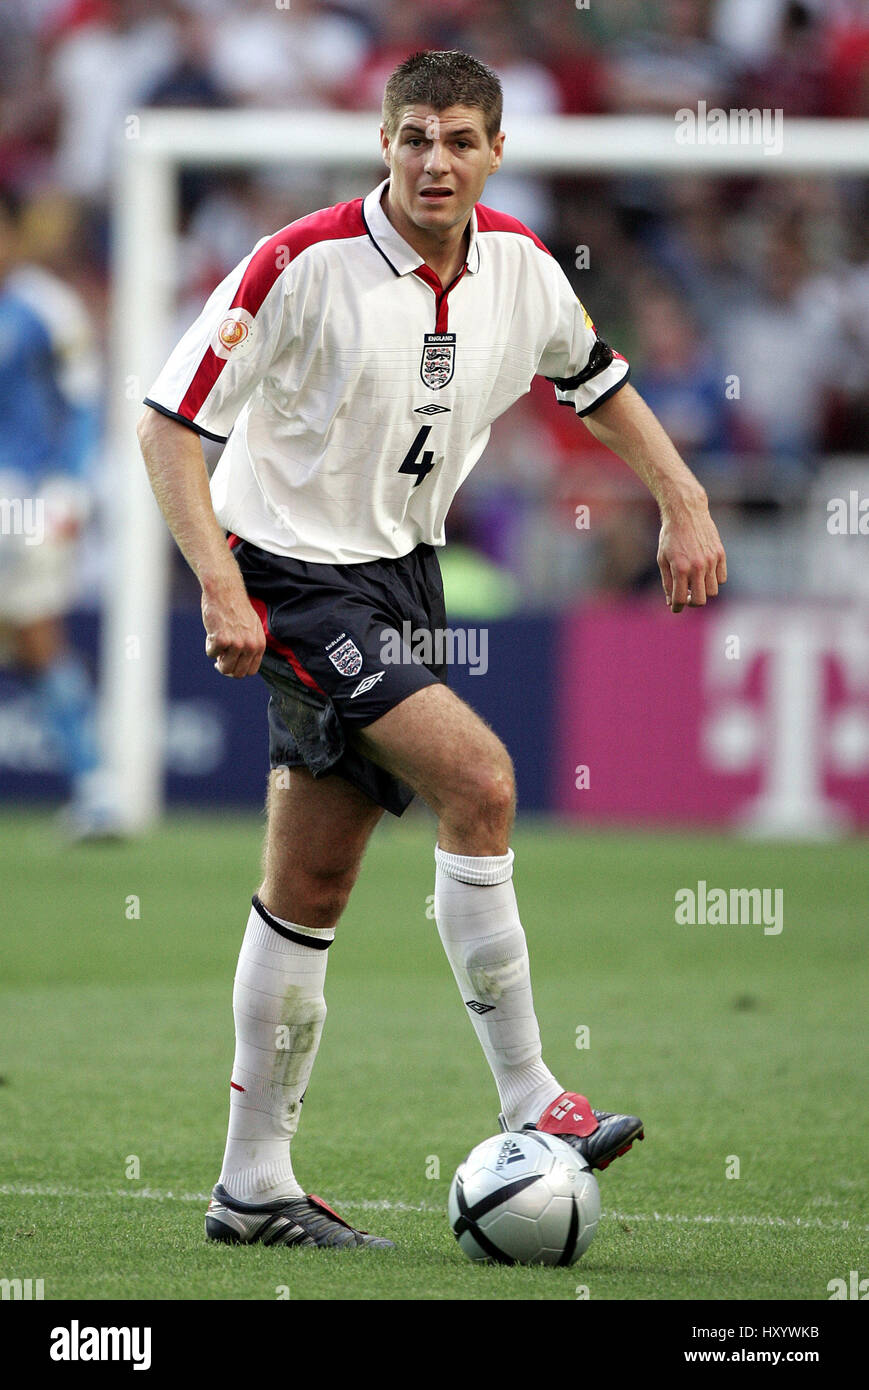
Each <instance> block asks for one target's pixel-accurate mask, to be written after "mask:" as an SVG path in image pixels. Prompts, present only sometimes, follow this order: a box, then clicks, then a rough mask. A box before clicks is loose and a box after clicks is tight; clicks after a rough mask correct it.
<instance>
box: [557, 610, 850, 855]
mask: <svg viewBox="0 0 869 1390" xmlns="http://www.w3.org/2000/svg"><path fill="white" fill-rule="evenodd" d="M556 689H557V692H558V694H557V705H558V708H557V715H556V727H557V736H556V740H555V750H554V756H553V760H552V769H551V770H552V805H553V808H554V809H555V810H556V811H558V812H560V813H561V814H563V815H566V816H568V817H570V818H574V819H578V820H584V821H593V822H597V823H607V822H610V823H616V822H619V823H627V822H632V823H658V824H661V825H664V824H673V825H696V826H699V825H706V826H714V825H730V826H739V827H742V828H744V829H746V830H747V831H749V832H751V831H754V832H756V833H758V834H777V835H786V836H798V837H799V836H811V837H817V836H824V835H826V834H836V833H841V832H842V831H845V832H847V831H848V830H849V829H860V828H861V827H862V828H865V827H866V826H867V825H869V608H866V607H865V606H854V607H850V608H842V607H841V606H837V607H834V606H828V605H826V604H817V605H814V604H801V605H785V606H782V605H775V606H773V605H769V606H767V605H759V604H751V603H744V604H742V603H738V602H729V603H727V604H723V603H722V604H718V605H710V606H709V607H708V608H707V609H706V610H705V611H700V610H692V611H688V610H686V611H685V612H683V613H682V614H680V615H678V616H674V615H673V614H671V613H670V612H669V611H668V610H667V607H666V605H665V603H664V601H663V598H662V599H661V602H660V606H658V604H656V603H653V602H651V601H642V602H640V601H619V602H613V603H594V604H590V605H586V606H584V607H583V608H582V609H579V610H577V611H576V612H573V613H571V614H569V615H568V616H567V617H566V618H565V621H564V627H563V630H562V642H561V644H560V655H559V669H558V672H557V679H556Z"/></svg>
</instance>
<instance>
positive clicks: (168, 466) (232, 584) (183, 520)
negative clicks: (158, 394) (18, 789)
mask: <svg viewBox="0 0 869 1390" xmlns="http://www.w3.org/2000/svg"><path fill="white" fill-rule="evenodd" d="M138 435H139V443H140V444H141V447H142V455H143V457H144V459H145V466H146V468H147V470H148V477H149V478H150V480H151V487H152V489H153V492H154V496H155V497H156V499H157V503H158V505H159V507H160V510H161V512H162V513H163V516H164V517H165V518H166V524H167V525H168V527H169V530H170V531H171V532H172V535H173V536H174V537H175V540H176V542H177V544H178V547H179V549H180V550H181V553H182V555H183V556H184V558H185V559H186V561H187V563H188V564H189V566H190V568H191V569H192V570H193V573H194V574H195V575H196V578H197V579H198V580H199V583H200V586H201V588H202V621H203V623H204V624H205V632H206V641H205V651H206V654H207V655H208V656H210V657H211V658H213V659H214V663H215V665H216V667H217V669H218V671H220V673H221V674H222V675H224V676H236V677H241V676H252V675H253V674H254V673H255V672H256V671H257V670H258V669H259V664H260V660H261V659H262V654H263V652H264V650H265V636H264V633H263V629H262V624H261V623H260V621H259V618H258V617H257V615H256V613H255V612H254V610H253V608H252V607H251V604H250V600H249V598H248V596H247V590H246V589H245V587H244V581H243V579H242V577H241V571H240V569H239V568H238V565H237V564H236V562H235V560H234V559H233V556H232V552H231V551H230V550H229V547H228V546H227V544H226V537H225V535H224V533H223V530H222V529H221V526H220V523H219V522H218V520H217V517H216V516H215V515H214V510H213V508H212V505H211V493H210V492H209V488H208V472H207V470H206V467H205V458H204V456H203V453H202V444H201V443H200V440H199V436H198V434H197V433H196V432H195V431H194V430H192V429H189V428H188V427H187V426H186V425H181V424H179V423H178V421H177V420H172V419H169V418H168V417H167V416H165V415H161V414H160V412H159V411H157V410H152V409H151V407H150V406H146V407H145V411H144V414H143V415H142V417H141V419H140V420H139V425H138Z"/></svg>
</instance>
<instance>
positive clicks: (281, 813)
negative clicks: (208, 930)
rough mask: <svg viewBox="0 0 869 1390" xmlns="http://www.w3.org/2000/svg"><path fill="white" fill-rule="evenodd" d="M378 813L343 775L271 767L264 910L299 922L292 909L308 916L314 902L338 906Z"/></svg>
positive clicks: (358, 862) (357, 864)
mask: <svg viewBox="0 0 869 1390" xmlns="http://www.w3.org/2000/svg"><path fill="white" fill-rule="evenodd" d="M382 815H383V810H382V808H381V807H380V806H377V805H375V803H374V802H373V801H372V800H371V799H370V797H367V796H366V795H365V794H364V792H361V791H358V790H357V788H356V787H354V786H352V785H351V783H349V782H347V781H346V780H345V779H344V778H343V777H339V776H331V777H321V778H314V777H312V775H311V773H310V772H308V770H307V768H303V767H293V768H275V769H274V770H273V771H272V774H271V778H270V780H269V795H268V824H267V829H266V840H265V850H264V855H263V860H264V862H263V870H264V881H263V887H262V892H261V894H260V896H261V897H262V900H263V902H264V903H265V906H266V907H267V908H268V909H269V911H270V912H273V913H275V915H276V916H278V917H284V918H286V919H287V920H290V921H300V920H301V918H300V917H299V916H298V915H294V914H297V913H299V912H300V911H302V910H307V911H308V915H311V912H312V911H313V910H314V908H315V907H316V905H317V904H319V905H320V907H321V908H324V907H325V905H326V903H327V902H333V903H335V904H336V905H340V906H343V902H342V900H343V899H346V896H347V894H348V893H349V891H350V889H351V887H352V886H353V883H354V882H355V879H356V876H357V874H358V872H359V866H360V864H361V862H362V856H363V854H364V853H365V847H366V845H367V844H368V840H369V838H370V836H371V833H372V831H373V830H374V827H375V826H376V824H377V822H378V821H379V820H380V817H381V816H382ZM340 906H339V910H340ZM283 909H287V910H283ZM305 925H316V924H314V923H310V922H307V923H305Z"/></svg>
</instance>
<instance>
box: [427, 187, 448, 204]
mask: <svg viewBox="0 0 869 1390" xmlns="http://www.w3.org/2000/svg"><path fill="white" fill-rule="evenodd" d="M419 196H420V197H421V198H425V200H426V202H427V203H437V202H441V201H442V200H443V199H445V198H452V196H453V190H452V189H451V188H421V189H420V192H419Z"/></svg>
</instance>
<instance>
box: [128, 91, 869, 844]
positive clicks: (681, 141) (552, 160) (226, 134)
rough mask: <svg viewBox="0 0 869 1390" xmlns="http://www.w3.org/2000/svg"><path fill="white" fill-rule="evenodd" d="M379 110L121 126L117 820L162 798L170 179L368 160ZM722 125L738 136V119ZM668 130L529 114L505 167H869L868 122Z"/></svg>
mask: <svg viewBox="0 0 869 1390" xmlns="http://www.w3.org/2000/svg"><path fill="white" fill-rule="evenodd" d="M721 114H726V113H721ZM379 122H380V118H379V115H378V114H377V113H364V114H359V113H353V114H349V113H345V112H333V111H308V112H292V111H255V110H233V111H223V110H221V111H198V110H174V109H171V110H160V109H153V110H148V111H144V112H142V113H141V115H138V116H134V117H128V118H127V121H126V122H125V128H124V133H123V137H122V138H121V139H120V140H119V142H118V150H117V159H116V165H115V178H114V191H113V234H112V255H113V265H112V273H113V287H112V312H111V365H110V372H109V414H108V436H107V457H108V461H109V462H108V466H109V477H110V483H109V488H108V540H109V546H110V558H109V580H108V585H107V592H106V595H105V602H104V608H103V623H102V638H101V652H100V666H101V680H100V689H101V732H102V738H103V746H104V750H105V757H106V765H107V769H108V771H109V773H110V775H111V777H112V780H113V783H114V784H115V786H116V787H117V789H118V792H119V795H120V797H121V804H122V807H123V816H124V820H125V823H126V825H127V828H128V829H129V830H130V831H133V832H135V831H140V830H143V829H145V828H146V827H147V826H148V825H149V824H151V823H152V822H153V821H154V820H155V819H156V818H157V817H158V816H159V814H160V811H161V809H162V804H163V772H164V749H163V739H164V731H165V723H166V721H165V710H166V678H167V651H168V642H167V632H168V621H169V584H168V576H169V551H168V533H167V531H166V527H165V524H164V522H163V519H162V517H161V516H160V513H159V510H158V508H157V506H156V503H155V502H154V499H153V496H152V494H151V490H150V486H149V484H148V479H147V475H146V472H145V468H144V464H143V462H142V458H141V454H140V451H139V447H138V441H137V438H136V421H137V419H138V417H139V415H140V414H141V410H142V397H143V396H144V395H145V392H146V391H147V389H148V386H149V385H150V383H151V381H152V380H153V379H154V377H155V376H156V375H157V372H158V371H159V369H160V367H161V366H162V364H163V361H164V359H165V357H166V356H167V355H168V352H169V350H170V348H171V346H172V343H171V340H170V335H171V330H172V324H173V319H174V295H175V246H176V229H177V183H178V175H179V173H180V171H181V170H183V169H184V168H185V167H187V166H190V165H197V166H200V167H202V166H206V167H211V168H215V167H239V166H243V167H248V168H250V167H254V166H262V165H277V164H286V165H289V166H294V167H300V168H301V167H306V168H309V169H311V168H314V169H317V170H328V169H332V170H334V169H341V170H353V169H359V170H360V171H363V170H365V169H367V168H369V167H370V168H371V169H373V170H376V169H377V168H378V165H379V159H380V154H379V146H378V127H379ZM734 129H735V130H736V133H737V136H738V131H739V129H742V130H744V131H746V132H747V131H748V130H749V127H748V126H747V125H743V126H742V127H735V128H734ZM678 132H679V126H678V123H677V121H676V120H674V119H671V118H667V117H642V116H631V117H622V116H548V117H538V118H534V119H532V118H527V117H526V118H524V119H522V120H521V121H517V123H516V125H515V126H513V125H511V126H510V128H509V129H508V132H507V143H506V147H505V157H506V158H505V167H506V168H509V170H510V172H511V173H525V174H535V175H541V174H586V175H599V176H602V175H610V174H654V175H659V176H661V175H685V174H701V175H707V176H710V177H713V176H714V177H721V176H723V175H746V174H752V175H764V176H776V175H779V176H781V175H791V176H792V175H795V174H802V173H812V174H814V173H821V174H828V175H833V174H838V175H845V174H851V175H855V176H860V175H865V174H866V173H867V172H869V121H867V120H863V121H858V120H853V121H833V120H801V119H788V118H784V120H783V122H782V132H781V133H782V141H781V148H780V149H775V150H773V149H771V148H770V147H769V146H768V145H764V144H763V143H762V142H761V141H760V140H759V139H755V140H749V139H742V138H741V137H740V138H730V139H723V140H719V139H714V138H712V129H711V127H706V126H702V125H701V126H698V128H697V129H696V131H695V134H694V137H693V138H691V136H690V134H689V135H688V138H679V135H678ZM684 133H685V132H684V131H683V134H684ZM367 191H368V188H367V186H366V187H360V189H359V193H360V195H361V194H363V193H365V192H367ZM312 211H313V209H312ZM272 230H274V229H272V228H264V229H263V231H264V232H266V231H272ZM580 232H581V228H578V229H577V235H578V236H579V234H580Z"/></svg>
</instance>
